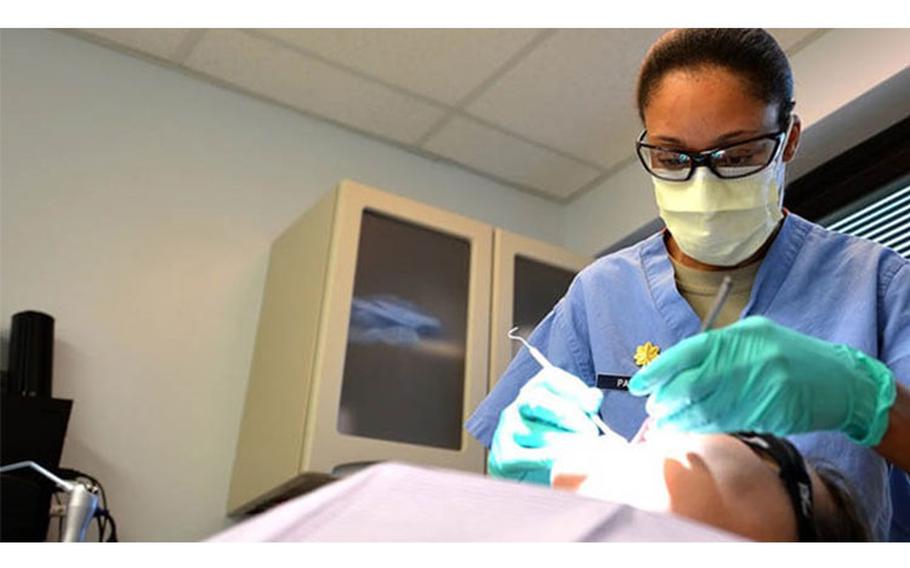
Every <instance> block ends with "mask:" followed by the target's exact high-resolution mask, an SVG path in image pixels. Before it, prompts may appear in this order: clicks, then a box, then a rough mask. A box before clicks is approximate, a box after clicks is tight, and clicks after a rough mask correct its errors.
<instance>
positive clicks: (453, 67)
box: [261, 29, 538, 105]
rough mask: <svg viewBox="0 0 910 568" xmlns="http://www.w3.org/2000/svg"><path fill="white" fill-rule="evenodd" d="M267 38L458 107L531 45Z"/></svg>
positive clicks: (466, 33)
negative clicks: (514, 56)
mask: <svg viewBox="0 0 910 568" xmlns="http://www.w3.org/2000/svg"><path fill="white" fill-rule="evenodd" d="M261 32H262V33H263V34H265V35H268V36H271V37H275V38H279V39H281V40H283V41H285V42H287V43H290V44H293V45H295V46H297V47H300V48H302V49H305V50H307V51H310V52H312V53H315V54H318V55H320V56H322V57H324V58H326V59H329V60H331V61H335V62H337V63H340V64H342V65H344V66H347V67H349V68H351V69H355V70H357V71H359V72H361V73H364V74H367V75H369V76H371V77H376V78H378V79H381V80H382V81H385V82H388V83H392V84H395V85H398V86H400V87H402V88H404V89H407V90H408V91H411V92H414V93H418V94H421V95H424V96H427V97H430V98H432V99H434V100H438V101H441V102H443V103H446V104H450V105H454V104H455V103H457V102H458V101H460V100H461V99H463V98H464V97H465V95H467V94H468V93H470V92H471V91H472V90H473V89H475V88H476V87H477V86H478V85H480V84H481V83H482V82H483V81H484V80H485V79H487V78H488V77H489V76H490V75H491V74H493V73H494V72H495V71H496V70H497V69H498V68H499V67H500V66H502V65H503V64H504V63H505V62H506V61H507V60H508V59H509V58H510V57H512V56H513V55H514V54H515V53H516V52H518V51H519V50H520V49H521V48H522V47H524V46H525V45H527V44H528V43H529V42H530V41H531V40H532V39H533V38H534V36H535V35H536V34H537V33H538V30H531V29H507V30H495V29H288V30H281V29H271V30H261Z"/></svg>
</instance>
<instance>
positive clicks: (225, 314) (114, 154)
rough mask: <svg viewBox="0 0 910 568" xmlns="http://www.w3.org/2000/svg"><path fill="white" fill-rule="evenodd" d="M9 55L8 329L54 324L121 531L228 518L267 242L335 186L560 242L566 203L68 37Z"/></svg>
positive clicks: (94, 468) (0, 318) (90, 451)
mask: <svg viewBox="0 0 910 568" xmlns="http://www.w3.org/2000/svg"><path fill="white" fill-rule="evenodd" d="M0 58H2V59H0V61H2V68H0V73H2V76H0V86H2V91H0V104H2V128H0V149H2V157H0V162H2V163H0V166H2V177H0V186H2V194H0V205H2V216H0V223H2V229H0V241H2V246H0V255H2V256H0V259H2V266H0V270H2V280H0V289H2V297H0V300H2V302H0V328H2V335H3V338H4V342H6V341H8V334H9V321H10V317H11V315H12V314H14V313H16V312H19V311H21V310H26V309H37V310H41V311H45V312H47V313H50V314H52V315H53V316H54V317H55V318H56V323H57V327H56V337H57V342H56V347H55V349H56V353H55V365H54V393H55V396H57V397H60V398H72V399H74V400H75V404H74V410H73V415H72V417H71V420H70V427H69V432H68V434H67V439H66V445H65V448H64V452H63V459H62V462H63V464H64V465H66V466H68V467H75V468H77V469H81V470H83V471H86V472H89V473H91V474H93V475H95V476H96V477H98V478H99V479H101V481H102V482H103V483H104V485H105V487H106V489H107V491H108V494H109V497H110V501H111V503H110V505H111V508H112V511H113V513H114V515H115V517H116V519H117V521H118V525H119V529H120V536H121V538H122V539H124V540H194V539H199V538H203V537H205V536H208V535H210V534H212V533H213V532H215V531H217V530H218V529H220V528H221V527H222V526H223V523H224V508H225V503H226V499H227V490H228V481H229V477H230V471H231V465H232V463H233V456H234V449H235V444H236V440H237V433H238V428H239V421H240V415H241V409H242V405H243V399H244V395H245V389H246V382H247V374H248V372H249V367H250V360H251V355H252V349H253V341H254V336H255V326H256V322H257V319H258V311H259V304H260V299H261V294H262V287H263V283H264V276H265V269H266V261H267V254H268V247H269V245H270V243H271V241H272V239H273V238H274V237H275V236H276V235H277V234H278V233H279V232H280V231H281V230H282V229H284V227H286V226H287V225H288V224H289V223H290V222H291V221H292V220H293V219H294V218H296V217H297V216H298V215H299V214H300V213H301V212H303V211H304V210H306V209H307V208H308V207H309V206H310V205H311V204H312V203H314V202H315V201H316V200H317V198H318V197H319V196H320V195H321V194H323V193H324V192H326V191H328V190H329V189H331V188H332V187H333V185H334V184H335V183H337V182H338V181H339V180H340V179H341V178H343V177H350V178H352V179H356V180H358V181H361V182H364V183H367V184H369V185H374V186H376V187H379V188H384V189H387V190H390V191H394V192H397V193H400V194H403V195H406V196H409V197H413V198H415V199H419V200H422V201H424V202H427V203H431V204H434V205H437V206H440V207H444V208H447V209H450V210H453V211H457V212H459V213H462V214H464V215H467V216H470V217H474V218H476V219H480V220H484V221H488V222H490V223H492V224H495V225H499V226H502V227H506V228H508V229H510V230H513V231H516V232H519V233H523V234H527V235H530V236H533V237H536V238H539V239H543V240H546V241H550V242H557V243H558V242H561V240H562V225H561V223H562V218H561V207H560V206H558V205H555V204H553V203H550V202H547V201H544V200H542V199H539V198H536V197H533V196H529V195H527V194H524V193H521V192H518V191H516V190H514V189H511V188H508V187H506V186H503V185H499V184H496V183H494V182H492V181H490V180H488V179H485V178H482V177H479V176H476V175H473V174H470V173H468V172H466V171H464V170H461V169H459V168H457V167H454V166H450V165H447V164H444V163H438V162H433V161H430V160H427V159H424V158H420V157H418V156H415V155H413V154H409V153H407V152H404V151H402V150H400V149H398V148H395V147H393V146H389V145H385V144H383V143H381V142H378V141H376V140H372V139H369V138H366V137H362V136H359V135H357V134H354V133H352V132H349V131H347V130H344V129H341V128H338V127H336V126H332V125H330V124H327V123H323V122H320V121H317V120H314V119H310V118H307V117H305V116H302V115H300V114H296V113H293V112H291V111H288V110H285V109H282V108H279V107H277V106H274V105H270V104H267V103H264V102H260V101H258V100H255V99H253V98H250V97H247V96H243V95H239V94H236V93H233V92H230V91H227V90H224V89H221V88H219V87H215V86H212V85H209V84H207V83H204V82H202V81H199V80H197V79H194V78H191V77H188V76H185V75H183V74H181V73H178V72H175V71H172V70H170V69H167V68H164V67H160V66H157V65H154V64H151V63H148V62H145V61H141V60H139V59H135V58H132V57H128V56H125V55H121V54H118V53H116V52H114V51H111V50H108V49H105V48H102V47H98V46H96V45H93V44H90V43H87V42H85V41H83V40H80V39H76V38H73V37H71V36H68V35H65V34H62V33H59V32H51V31H27V30H25V31H18V30H17V31H3V32H2V34H0ZM4 366H5V365H4Z"/></svg>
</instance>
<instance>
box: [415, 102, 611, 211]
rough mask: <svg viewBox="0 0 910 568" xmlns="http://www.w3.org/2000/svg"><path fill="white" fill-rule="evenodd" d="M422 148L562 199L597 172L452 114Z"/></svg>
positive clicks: (588, 180) (596, 174) (590, 179)
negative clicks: (448, 120) (450, 118)
mask: <svg viewBox="0 0 910 568" xmlns="http://www.w3.org/2000/svg"><path fill="white" fill-rule="evenodd" d="M424 148H425V149H426V150H428V151H430V152H433V153H435V154H438V155H440V156H443V157H446V158H449V159H451V160H454V161H455V162H458V163H461V164H464V165H466V166H468V167H470V168H472V169H475V170H479V171H482V172H488V173H490V174H492V175H494V176H496V177H498V178H501V179H505V180H508V181H510V182H512V183H516V184H518V185H522V186H526V187H531V188H534V189H537V190H539V191H542V192H545V193H548V194H550V195H552V196H553V197H556V198H564V197H567V196H569V195H571V194H572V193H573V192H575V191H576V190H578V189H579V188H581V187H582V186H584V185H585V184H587V183H588V182H590V181H592V180H593V179H594V178H596V177H597V176H598V175H599V174H600V172H599V171H598V170H596V169H594V168H592V167H589V166H587V165H585V164H582V163H579V162H577V161H575V160H572V159H569V158H566V157H564V156H561V155H559V154H556V153H554V152H551V151H549V150H547V149H544V148H540V147H538V146H535V145H533V144H529V143H527V142H524V141H522V140H520V139H518V138H515V137H513V136H510V135H508V134H505V133H503V132H500V131H498V130H495V129H493V128H490V127H488V126H485V125H483V124H481V123H478V122H477V121H475V120H471V119H469V118H464V117H460V116H459V117H454V118H453V119H452V120H451V121H450V122H449V123H447V124H446V126H445V127H444V128H442V130H440V131H439V132H438V133H437V134H436V135H435V136H433V137H432V138H431V139H430V140H429V141H428V142H427V143H426V144H424Z"/></svg>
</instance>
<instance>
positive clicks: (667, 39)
mask: <svg viewBox="0 0 910 568" xmlns="http://www.w3.org/2000/svg"><path fill="white" fill-rule="evenodd" d="M712 67H721V68H723V69H727V70H729V71H732V72H733V73H735V74H736V75H737V76H738V77H739V78H740V79H742V81H743V83H744V84H745V86H746V88H747V89H748V90H749V93H750V94H751V95H752V96H753V97H755V98H756V99H758V100H760V101H762V102H764V103H767V104H776V105H777V110H778V113H777V119H778V124H779V127H780V129H781V130H783V129H785V128H786V127H787V125H788V124H789V121H790V112H791V111H792V110H793V73H792V71H791V70H790V63H789V62H788V61H787V55H786V54H785V53H784V50H783V49H781V47H780V45H778V43H777V41H776V40H775V39H774V37H773V36H772V35H771V34H769V33H768V32H766V31H765V30H762V29H757V28H753V29H731V28H720V29H715V28H707V29H706V28H694V29H677V30H672V31H669V32H667V33H665V34H664V35H662V36H661V37H660V38H659V39H658V40H657V42H655V43H654V45H653V46H651V49H650V50H649V51H648V54H647V55H646V56H645V60H644V62H643V63H642V65H641V70H640V71H639V75H638V88H637V95H636V98H637V101H638V114H639V116H640V117H641V120H642V122H644V120H645V108H646V107H647V106H648V103H649V102H650V100H651V97H652V96H653V95H654V93H655V92H656V91H657V89H658V88H659V86H660V81H661V79H663V78H664V76H665V75H666V74H667V73H670V72H671V71H676V70H680V69H681V70H700V69H706V68H712Z"/></svg>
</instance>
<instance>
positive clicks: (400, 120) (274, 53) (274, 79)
mask: <svg viewBox="0 0 910 568" xmlns="http://www.w3.org/2000/svg"><path fill="white" fill-rule="evenodd" d="M185 65H186V66H187V67H189V68H191V69H193V70H196V71H198V72H200V73H204V74H206V75H209V76H212V77H215V78H217V79H220V80H222V81H225V82H227V83H230V84H232V85H236V86H238V87H241V88H243V89H246V90H248V91H251V92H254V93H257V94H259V95H262V96H264V97H267V98H270V99H273V100H276V101H279V102H281V103H284V104H287V105H289V106H292V107H295V108H298V109H300V110H304V111H307V112H311V113H314V114H317V115H321V116H324V117H326V118H329V119H332V120H335V121H338V122H340V123H343V124H346V125H348V126H351V127H353V128H357V129H360V130H363V131H366V132H370V133H372V134H376V135H378V136H381V137H384V138H389V139H392V140H395V141H398V142H404V143H413V142H414V141H416V140H417V139H418V138H419V137H420V136H421V135H422V134H423V133H424V132H426V131H427V130H428V129H429V128H430V126H432V125H433V124H434V123H435V122H436V121H438V120H439V119H440V118H441V117H442V115H443V111H442V110H441V109H440V108H437V107H435V106H433V105H430V104H427V103H425V102H423V101H421V100H419V99H416V98H414V97H409V96H407V95H405V94H402V93H399V92H396V91H394V90H391V89H389V88H386V87H384V86H382V85H378V84H376V83H373V82H371V81H368V80H365V79H362V78H359V77H356V76H354V75H352V74H350V73H347V72H344V71H341V70H339V69H337V68H335V67H332V66H330V65H326V64H324V63H322V62H320V61H317V60H314V59H312V58H309V57H306V56H304V55H301V54H300V53H297V52H296V51H293V50H290V49H287V48H285V47H282V46H279V45H276V44H274V43H273V42H271V41H269V40H265V39H262V38H260V37H253V36H251V35H249V34H247V33H245V32H243V31H239V30H210V31H208V32H207V33H206V34H205V36H203V38H202V40H201V41H200V42H199V44H198V45H197V46H196V48H195V49H194V50H193V52H192V53H191V54H190V56H189V58H188V59H187V60H186V63H185Z"/></svg>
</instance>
